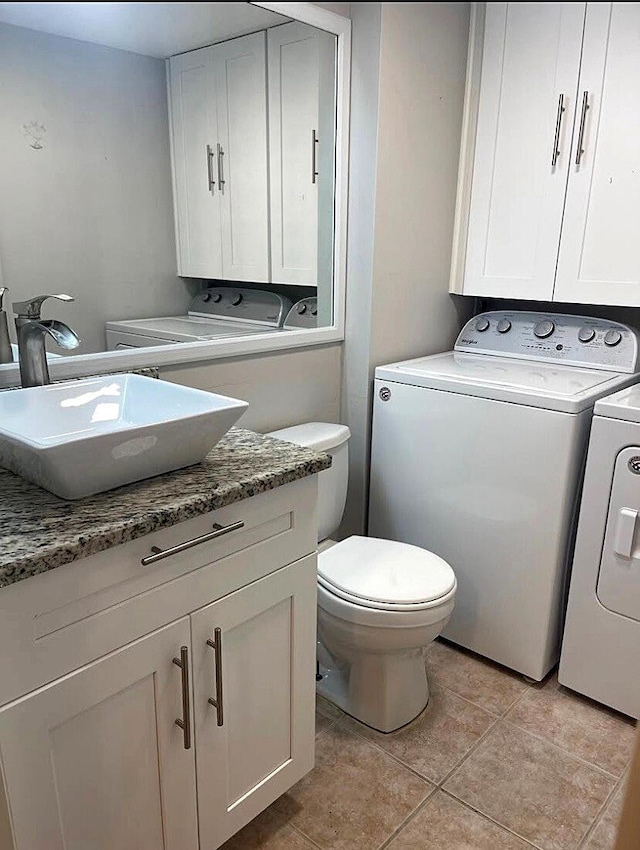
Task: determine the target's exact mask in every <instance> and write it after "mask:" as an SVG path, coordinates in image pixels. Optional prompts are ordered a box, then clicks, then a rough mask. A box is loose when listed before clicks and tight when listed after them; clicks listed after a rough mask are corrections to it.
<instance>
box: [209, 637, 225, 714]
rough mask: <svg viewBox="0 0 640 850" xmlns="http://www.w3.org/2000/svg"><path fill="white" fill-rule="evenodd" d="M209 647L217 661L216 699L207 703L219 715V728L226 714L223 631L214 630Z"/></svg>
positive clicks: (210, 698)
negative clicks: (224, 707)
mask: <svg viewBox="0 0 640 850" xmlns="http://www.w3.org/2000/svg"><path fill="white" fill-rule="evenodd" d="M207 646H210V647H211V649H213V651H214V652H215V660H216V698H215V699H213V697H209V699H208V700H207V702H208V703H209V705H212V706H213V707H214V708H215V710H216V713H217V715H218V726H222V724H223V723H224V712H223V708H222V631H221V630H220V629H214V630H213V640H211V639H209V640H207Z"/></svg>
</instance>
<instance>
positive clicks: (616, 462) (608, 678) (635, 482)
mask: <svg viewBox="0 0 640 850" xmlns="http://www.w3.org/2000/svg"><path fill="white" fill-rule="evenodd" d="M639 513H640V385H638V386H634V387H629V388H628V389H625V390H621V391H620V392H617V393H615V394H614V395H611V396H608V397H607V398H604V399H601V400H600V401H598V402H596V405H595V410H594V417H593V423H592V426H591V436H590V438H589V450H588V453H587V465H586V469H585V476H584V489H583V493H582V500H581V504H580V518H579V521H578V534H577V538H576V547H575V554H574V558H573V569H572V573H571V585H570V589H569V604H568V607H567V621H566V625H565V631H564V637H563V640H562V653H561V656H560V669H559V671H558V679H559V680H560V682H561V683H562V684H563V685H566V686H567V687H569V688H572V689H573V690H574V691H578V692H579V693H581V694H585V695H586V696H589V697H592V698H593V699H596V700H598V701H599V702H602V703H605V705H610V706H611V707H612V708H615V709H617V710H618V711H622V712H624V713H625V714H629V715H630V716H631V717H635V718H638V717H640V675H639V672H640V533H639V526H640V524H639V523H638V514H639Z"/></svg>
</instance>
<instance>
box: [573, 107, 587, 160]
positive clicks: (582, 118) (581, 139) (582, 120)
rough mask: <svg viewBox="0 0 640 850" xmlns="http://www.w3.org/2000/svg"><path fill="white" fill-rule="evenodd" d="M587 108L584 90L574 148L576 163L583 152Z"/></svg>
mask: <svg viewBox="0 0 640 850" xmlns="http://www.w3.org/2000/svg"><path fill="white" fill-rule="evenodd" d="M588 108H589V92H588V91H586V92H584V94H583V95H582V114H581V115H580V131H579V132H578V147H577V150H576V165H580V160H581V159H582V154H583V153H584V148H583V146H582V145H583V143H584V128H585V124H586V123H587V109H588Z"/></svg>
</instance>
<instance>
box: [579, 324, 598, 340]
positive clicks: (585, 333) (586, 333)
mask: <svg viewBox="0 0 640 850" xmlns="http://www.w3.org/2000/svg"><path fill="white" fill-rule="evenodd" d="M595 335H596V332H595V331H594V329H593V328H587V327H584V328H580V330H579V331H578V339H579V340H580V342H591V340H592V339H593V338H594V337H595Z"/></svg>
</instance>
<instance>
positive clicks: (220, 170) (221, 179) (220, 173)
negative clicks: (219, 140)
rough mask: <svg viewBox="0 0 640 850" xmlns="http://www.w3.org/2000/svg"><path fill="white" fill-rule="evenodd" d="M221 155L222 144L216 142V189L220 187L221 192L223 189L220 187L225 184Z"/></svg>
mask: <svg viewBox="0 0 640 850" xmlns="http://www.w3.org/2000/svg"><path fill="white" fill-rule="evenodd" d="M223 156H224V151H223V149H222V145H221V144H218V189H220V191H221V192H224V189H223V188H222V187H223V186H224V184H225V179H224V164H223V162H222V157H223Z"/></svg>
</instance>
